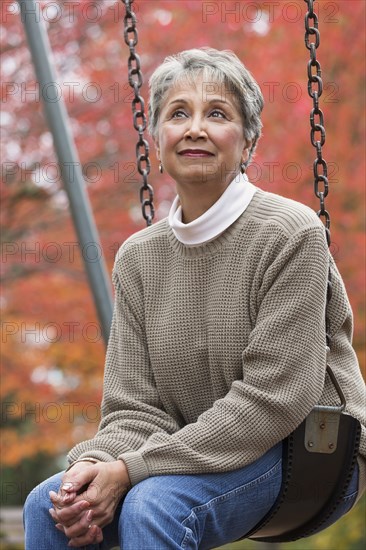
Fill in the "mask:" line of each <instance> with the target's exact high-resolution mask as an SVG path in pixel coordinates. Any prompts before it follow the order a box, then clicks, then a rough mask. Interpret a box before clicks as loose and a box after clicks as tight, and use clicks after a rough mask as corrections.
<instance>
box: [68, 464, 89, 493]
mask: <svg viewBox="0 0 366 550" xmlns="http://www.w3.org/2000/svg"><path fill="white" fill-rule="evenodd" d="M97 474H98V469H97V468H96V467H95V464H90V465H89V466H88V467H87V468H85V467H84V468H82V469H76V468H75V470H74V469H72V470H70V471H69V472H68V473H67V474H65V476H64V478H63V484H62V487H61V489H62V491H63V492H64V493H69V492H71V493H77V492H78V491H80V489H81V488H82V487H84V486H85V485H88V484H89V483H90V482H91V481H93V479H94V478H95V476H96V475H97Z"/></svg>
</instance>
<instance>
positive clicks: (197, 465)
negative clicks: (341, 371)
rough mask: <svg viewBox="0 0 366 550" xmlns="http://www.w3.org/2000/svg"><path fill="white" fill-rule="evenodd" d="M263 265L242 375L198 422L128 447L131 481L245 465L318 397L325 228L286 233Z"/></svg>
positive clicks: (325, 268)
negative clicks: (272, 258) (274, 253)
mask: <svg viewBox="0 0 366 550" xmlns="http://www.w3.org/2000/svg"><path fill="white" fill-rule="evenodd" d="M272 257H273V255H272ZM258 271H260V273H258V274H257V277H256V280H257V282H258V281H260V285H258V288H257V289H256V291H255V292H253V297H254V298H253V300H255V302H256V303H255V305H254V306H253V309H255V311H256V312H257V317H256V321H255V325H254V328H253V329H252V331H251V334H250V337H249V340H248V344H247V346H246V348H245V349H244V350H243V352H242V378H241V379H238V380H235V381H234V382H233V383H232V385H231V388H230V390H229V391H228V393H227V394H226V396H225V397H223V398H222V399H218V400H217V401H215V402H214V404H213V405H212V407H211V408H210V409H208V410H206V411H205V412H204V413H202V414H201V415H200V416H199V417H198V418H197V421H196V422H193V423H190V424H187V425H186V426H184V427H182V428H181V429H179V430H176V431H174V430H172V431H171V433H168V430H167V429H165V430H164V429H159V431H156V432H155V433H152V435H150V437H149V438H148V439H146V441H145V442H144V443H143V444H142V445H141V446H140V447H139V448H138V449H135V450H123V451H122V452H121V453H120V454H119V458H121V459H123V460H124V462H125V463H126V465H127V468H128V471H129V475H130V479H131V482H132V484H136V483H138V482H139V481H141V480H142V479H144V478H145V477H148V476H152V475H161V474H195V473H209V472H218V471H228V470H234V469H237V468H241V467H244V466H245V465H247V464H249V463H251V462H253V461H254V460H256V459H257V458H259V457H260V456H261V455H262V454H263V453H264V452H266V451H267V450H268V449H269V448H271V447H272V446H273V445H275V444H276V443H278V442H279V441H281V440H282V439H284V438H285V437H286V436H287V435H288V434H289V433H291V431H293V430H294V429H295V428H296V427H297V426H298V425H299V424H300V423H301V422H302V420H303V419H304V418H305V417H306V416H307V414H308V413H309V412H310V410H311V409H312V407H313V406H314V404H316V403H317V401H318V400H319V398H320V395H321V393H322V389H323V387H324V378H325V368H326V345H325V327H324V311H325V298H326V284H327V272H328V250H327V246H326V242H325V237H324V231H323V229H322V228H321V227H320V226H315V227H314V226H308V227H305V228H304V227H303V228H301V229H300V230H298V231H297V232H296V233H295V234H294V235H292V236H290V237H287V236H286V239H284V240H283V242H282V244H281V247H280V251H279V253H278V254H277V255H276V257H275V259H274V260H272V261H271V262H270V263H269V264H267V265H265V266H264V265H263V262H259V267H258ZM156 410H158V409H157V408H155V411H156ZM135 414H137V413H135ZM138 414H141V413H138ZM160 416H161V415H160ZM160 416H158V418H160ZM157 425H159V424H157Z"/></svg>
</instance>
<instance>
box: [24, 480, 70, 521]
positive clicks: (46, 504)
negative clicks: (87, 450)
mask: <svg viewBox="0 0 366 550" xmlns="http://www.w3.org/2000/svg"><path fill="white" fill-rule="evenodd" d="M63 473H64V472H61V473H59V474H56V475H54V476H52V477H50V478H49V479H46V480H45V481H43V482H42V483H40V484H39V485H37V486H36V487H35V488H34V489H32V491H31V492H30V493H29V495H28V496H27V498H26V501H25V504H24V508H23V518H24V520H25V519H26V517H27V516H28V515H33V514H35V513H39V512H40V511H41V510H44V509H46V510H47V512H48V510H49V509H50V508H51V506H52V504H51V500H50V496H49V492H50V491H55V492H56V493H57V492H58V490H59V487H60V484H61V479H62V476H63Z"/></svg>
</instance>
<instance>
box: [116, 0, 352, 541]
mask: <svg viewBox="0 0 366 550" xmlns="http://www.w3.org/2000/svg"><path fill="white" fill-rule="evenodd" d="M304 1H305V2H306V4H307V8H308V12H307V13H306V15H305V45H306V48H307V49H308V50H309V51H310V60H309V62H308V66H307V72H308V93H309V96H310V97H311V98H312V100H313V108H312V110H311V113H310V124H311V143H312V145H313V146H314V147H315V149H316V154H317V157H316V159H315V160H314V164H313V171H314V192H315V195H316V196H317V197H318V199H319V201H320V209H319V211H318V212H317V214H318V216H319V217H320V218H323V219H324V226H325V233H326V238H327V244H328V247H329V246H330V216H329V212H328V211H327V210H326V209H325V197H326V196H327V195H328V190H329V189H328V187H329V186H328V172H327V163H326V161H325V160H324V158H323V156H322V146H323V145H324V143H325V128H324V116H323V113H322V111H321V110H320V108H319V97H320V96H321V94H322V91H323V82H322V78H321V68H320V63H319V61H318V60H317V59H316V49H317V48H318V46H319V43H320V33H319V30H318V18H317V15H316V14H315V13H314V10H313V4H314V0H304ZM122 2H123V3H124V5H125V8H126V15H125V17H124V26H125V29H124V39H125V42H126V44H127V46H128V47H129V50H130V57H129V59H128V80H129V84H130V86H131V87H132V88H133V90H134V94H135V97H134V99H133V100H132V112H133V125H134V128H135V129H136V130H137V132H138V135H139V139H138V142H137V144H136V158H137V169H138V171H139V173H140V174H141V175H142V178H143V184H142V186H141V188H140V201H141V206H142V215H143V217H144V219H145V220H146V224H147V225H148V226H149V225H151V223H152V221H153V218H154V206H153V189H152V187H151V185H150V184H148V181H147V177H148V174H149V172H150V160H149V145H148V143H147V141H146V140H145V139H144V130H145V129H146V116H145V112H144V100H143V98H142V97H141V96H140V94H139V91H140V88H141V86H142V83H143V77H142V73H141V66H140V58H139V56H138V54H137V53H136V51H135V46H136V44H137V42H138V34H137V29H136V16H135V14H134V12H133V11H132V9H131V4H132V3H133V0H122ZM131 33H132V38H131ZM311 35H314V42H312V41H311ZM314 67H315V72H316V74H313V70H314V69H313V68H314ZM314 87H315V88H317V89H314ZM139 119H140V123H139ZM316 119H317V120H316ZM316 132H320V139H316V135H315V134H316ZM141 149H143V150H142V151H141ZM143 163H145V165H144V164H143ZM319 167H321V169H320V168H319ZM319 170H321V173H319ZM320 182H322V184H323V190H320V189H319V183H320ZM146 193H147V195H146ZM331 294H332V286H331V274H330V270H329V272H328V290H327V303H328V302H329V300H330V299H331ZM326 345H327V350H328V352H329V349H330V346H331V337H330V329H329V320H328V317H327V313H326ZM326 372H327V375H328V376H329V377H330V379H331V381H332V383H333V385H334V387H335V389H336V392H337V394H338V396H339V399H340V403H339V404H338V405H334V406H321V405H316V406H315V407H314V408H313V410H312V411H311V413H310V414H309V415H308V417H307V418H306V419H305V420H304V421H303V422H302V423H301V424H300V426H299V427H298V428H296V429H295V430H294V432H292V433H291V434H290V435H289V436H288V437H287V438H286V439H285V440H284V441H283V453H282V484H281V488H280V492H279V495H278V497H277V500H276V502H275V503H274V505H273V506H272V508H271V510H270V511H269V512H268V514H267V515H266V516H265V517H264V518H263V519H262V520H261V521H260V522H259V523H258V524H257V525H256V526H255V527H254V528H253V529H252V530H251V531H250V532H249V533H248V534H247V535H246V536H245V538H250V539H253V540H257V541H262V542H289V541H294V540H298V539H301V538H303V537H307V536H310V535H312V534H313V533H314V532H316V531H318V530H321V529H322V526H324V524H325V522H326V521H327V520H328V518H329V517H330V516H331V515H332V513H333V512H334V511H335V510H336V508H337V507H338V505H339V503H340V502H341V500H342V498H343V497H344V495H345V493H346V490H347V487H348V485H349V482H350V480H351V477H352V474H353V471H354V468H355V466H356V460H357V454H358V449H359V441H360V434H361V426H360V423H359V421H358V420H357V419H355V418H353V417H352V416H350V415H348V414H346V413H344V410H345V406H346V401H345V397H344V394H343V392H342V389H341V387H340V386H339V384H338V382H337V379H336V377H335V375H334V374H333V372H332V370H331V368H330V366H329V365H327V368H326Z"/></svg>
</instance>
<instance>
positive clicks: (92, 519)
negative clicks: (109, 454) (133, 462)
mask: <svg viewBox="0 0 366 550" xmlns="http://www.w3.org/2000/svg"><path fill="white" fill-rule="evenodd" d="M129 487H130V480H129V477H128V472H127V468H126V466H125V464H124V462H123V461H122V460H115V461H113V462H97V463H96V464H93V463H91V462H77V463H75V465H74V466H72V468H71V469H70V470H69V471H68V472H66V473H65V475H64V477H63V478H62V484H61V487H60V490H59V492H58V493H55V492H54V491H50V498H51V501H52V504H53V505H54V508H51V509H50V514H51V516H52V518H53V519H54V520H55V522H56V527H57V529H59V530H60V531H62V532H63V533H65V535H66V536H67V537H68V538H69V539H70V541H69V546H72V547H79V546H84V545H87V544H97V543H100V542H102V540H103V533H102V528H103V527H105V526H106V525H108V524H109V523H111V521H112V520H113V517H114V514H115V511H116V508H117V506H118V503H119V501H120V500H121V498H122V496H123V495H124V494H125V493H126V492H127V491H128V489H129Z"/></svg>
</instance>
